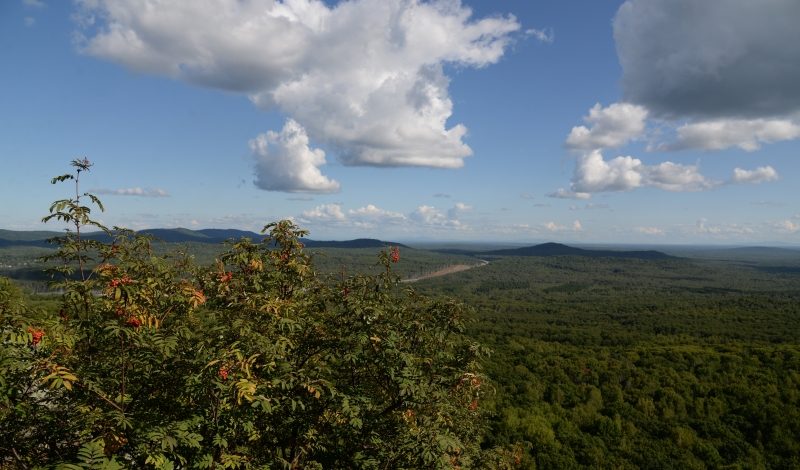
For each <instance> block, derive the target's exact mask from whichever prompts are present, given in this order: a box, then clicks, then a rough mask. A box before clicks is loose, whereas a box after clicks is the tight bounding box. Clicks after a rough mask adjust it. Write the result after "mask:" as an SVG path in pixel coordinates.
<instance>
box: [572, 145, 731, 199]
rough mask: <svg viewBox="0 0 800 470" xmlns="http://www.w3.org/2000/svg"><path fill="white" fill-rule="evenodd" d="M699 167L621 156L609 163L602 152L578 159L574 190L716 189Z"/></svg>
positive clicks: (594, 191)
mask: <svg viewBox="0 0 800 470" xmlns="http://www.w3.org/2000/svg"><path fill="white" fill-rule="evenodd" d="M715 184H716V183H714V182H712V181H709V180H708V179H706V178H705V177H704V176H703V175H702V174H700V171H699V168H698V167H697V166H696V165H681V164H678V163H673V162H662V163H659V164H657V165H645V164H644V163H642V161H641V160H639V159H638V158H634V157H630V156H624V157H623V156H619V157H615V158H613V159H611V160H608V161H606V160H605V159H604V158H603V155H602V153H600V151H599V150H595V151H593V152H589V153H587V154H584V155H582V156H580V157H579V158H578V162H577V165H576V167H575V174H574V175H573V178H572V191H573V192H577V193H580V192H583V193H596V192H606V191H629V190H632V189H636V188H640V187H648V186H650V187H656V188H659V189H664V190H667V191H701V190H704V189H709V188H712V187H713V186H715Z"/></svg>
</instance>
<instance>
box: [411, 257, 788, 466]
mask: <svg viewBox="0 0 800 470" xmlns="http://www.w3.org/2000/svg"><path fill="white" fill-rule="evenodd" d="M775 263H776V261H775V260H773V262H772V263H769V264H760V263H754V262H746V263H745V262H739V261H719V260H717V261H702V260H696V259H694V260H690V259H676V260H661V261H650V260H646V261H643V260H625V259H603V258H599V259H598V258H580V257H554V258H536V257H507V258H498V259H495V260H493V262H492V263H491V264H490V265H488V266H485V267H481V268H477V269H475V270H472V271H468V272H464V273H459V274H456V275H453V276H452V277H442V278H438V279H432V280H429V281H427V282H426V283H425V284H424V286H423V285H421V286H419V287H420V288H421V289H422V290H423V291H424V292H429V293H439V294H446V295H450V296H455V297H458V298H460V299H463V300H464V301H465V302H466V303H468V304H469V305H471V306H473V307H474V308H475V310H476V312H477V313H476V318H477V320H476V322H475V323H474V324H473V326H472V329H471V332H472V334H473V336H474V337H475V339H477V340H479V341H480V342H482V343H483V344H486V345H488V346H489V347H491V348H492V349H493V350H494V354H493V355H492V356H491V358H490V359H489V360H487V361H486V366H487V372H488V374H489V375H490V377H491V378H492V379H493V380H494V381H495V384H496V386H497V394H496V395H495V400H494V402H493V404H492V405H491V406H492V411H493V412H494V417H493V418H492V430H491V432H489V433H488V434H487V439H488V440H487V443H491V444H499V443H507V442H526V443H529V444H530V446H531V447H530V451H529V454H528V457H529V458H528V459H527V460H526V461H525V462H524V464H525V465H527V466H528V467H530V468H534V467H536V468H576V467H593V468H653V469H656V468H658V469H663V468H675V469H683V468H786V469H793V468H800V444H799V443H800V275H798V273H797V271H796V270H795V269H792V266H794V267H796V266H797V265H798V264H797V262H796V259H795V260H794V261H792V260H787V259H785V258H784V259H783V260H778V261H777V263H778V264H775Z"/></svg>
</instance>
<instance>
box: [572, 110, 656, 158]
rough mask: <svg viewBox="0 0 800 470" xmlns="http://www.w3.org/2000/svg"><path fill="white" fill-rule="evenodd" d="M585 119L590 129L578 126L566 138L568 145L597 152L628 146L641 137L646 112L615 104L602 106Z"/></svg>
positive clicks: (576, 148) (590, 112)
mask: <svg viewBox="0 0 800 470" xmlns="http://www.w3.org/2000/svg"><path fill="white" fill-rule="evenodd" d="M583 120H584V121H585V122H586V123H587V124H589V125H590V126H591V129H590V128H588V127H586V126H576V127H573V128H572V131H570V133H569V136H567V141H566V146H567V148H569V149H573V150H595V149H606V148H615V147H620V146H622V145H625V144H626V143H628V141H630V140H631V139H635V138H637V137H639V136H641V135H642V133H643V132H644V128H645V122H646V120H647V109H645V108H643V107H642V106H637V105H634V104H630V103H614V104H612V105H610V106H608V107H606V108H603V107H602V106H601V105H600V103H597V104H595V105H594V106H593V107H592V109H590V110H589V115H588V116H584V118H583Z"/></svg>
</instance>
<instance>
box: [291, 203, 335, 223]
mask: <svg viewBox="0 0 800 470" xmlns="http://www.w3.org/2000/svg"><path fill="white" fill-rule="evenodd" d="M345 219H346V216H345V214H344V212H343V211H342V206H341V205H339V204H322V205H319V206H317V207H315V208H313V209H311V210H307V211H304V212H303V215H302V217H301V221H308V222H330V221H344V220H345Z"/></svg>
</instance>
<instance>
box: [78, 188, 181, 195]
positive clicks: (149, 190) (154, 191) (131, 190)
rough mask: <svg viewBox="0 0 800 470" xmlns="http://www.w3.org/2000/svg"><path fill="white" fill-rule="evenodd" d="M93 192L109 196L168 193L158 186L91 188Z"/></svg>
mask: <svg viewBox="0 0 800 470" xmlns="http://www.w3.org/2000/svg"><path fill="white" fill-rule="evenodd" d="M89 192H91V193H95V194H105V195H109V196H139V197H169V193H168V192H167V191H165V190H163V189H158V188H140V187H135V188H120V189H102V188H101V189H93V190H91V191H89Z"/></svg>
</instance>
